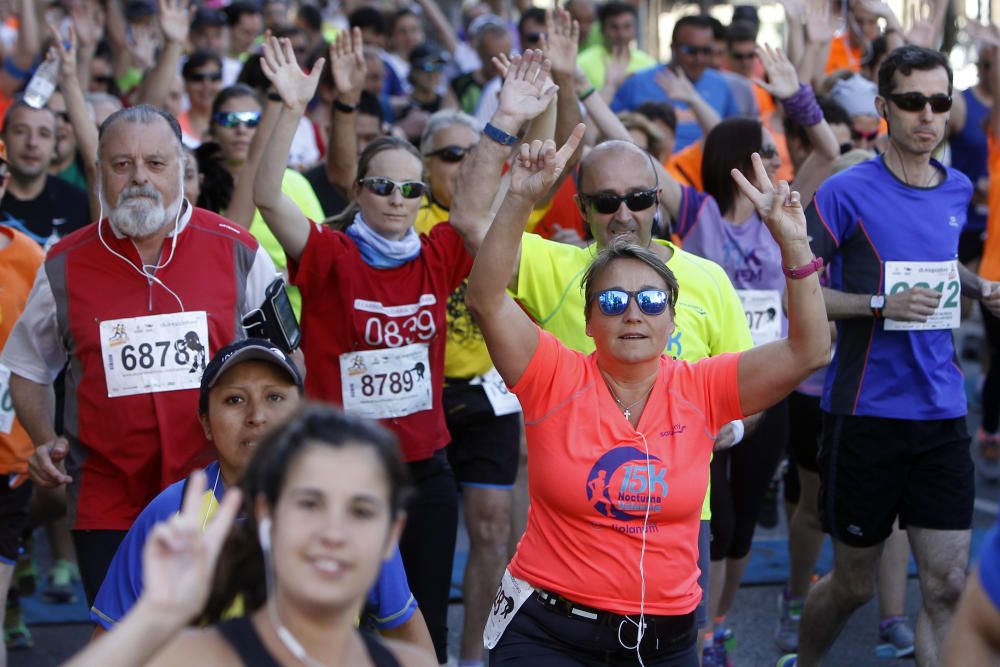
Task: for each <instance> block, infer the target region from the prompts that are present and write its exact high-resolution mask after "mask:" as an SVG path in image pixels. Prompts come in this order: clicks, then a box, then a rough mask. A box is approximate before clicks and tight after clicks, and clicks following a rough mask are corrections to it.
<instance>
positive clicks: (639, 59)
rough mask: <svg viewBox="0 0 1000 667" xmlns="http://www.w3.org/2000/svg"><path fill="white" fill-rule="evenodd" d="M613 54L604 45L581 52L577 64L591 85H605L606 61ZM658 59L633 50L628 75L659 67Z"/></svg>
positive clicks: (599, 86)
mask: <svg viewBox="0 0 1000 667" xmlns="http://www.w3.org/2000/svg"><path fill="white" fill-rule="evenodd" d="M610 57H611V54H609V53H608V50H607V49H606V48H604V44H597V45H596V46H591V47H589V48H586V49H584V50H583V51H582V52H580V55H579V56H577V58H576V64H577V65H579V67H580V69H581V70H583V73H584V74H586V75H587V78H588V79H590V85H592V86H594V87H596V88H601V87H602V86H603V85H604V74H605V67H604V61H605V60H606V59H607V58H610ZM658 64H659V63H658V62H657V61H656V58H654V57H653V56H651V55H649V54H648V53H646V52H645V51H640V50H639V49H632V53H631V55H630V57H629V61H628V70H627V71H628V73H629V74H632V73H633V72H638V71H639V70H642V69H649V68H650V67H653V66H654V65H658Z"/></svg>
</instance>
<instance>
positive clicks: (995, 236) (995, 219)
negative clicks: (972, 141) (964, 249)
mask: <svg viewBox="0 0 1000 667" xmlns="http://www.w3.org/2000/svg"><path fill="white" fill-rule="evenodd" d="M988 145H989V153H987V157H986V167H987V169H988V170H989V173H990V186H989V191H988V192H987V193H986V205H987V206H988V207H989V214H988V215H987V217H986V242H985V243H984V244H983V259H982V260H981V261H980V262H979V275H981V276H982V277H983V278H985V279H986V280H1000V147H998V146H997V142H996V140H995V139H994V138H993V137H992V136H990V137H989V144H988Z"/></svg>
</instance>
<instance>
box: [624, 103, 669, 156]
mask: <svg viewBox="0 0 1000 667" xmlns="http://www.w3.org/2000/svg"><path fill="white" fill-rule="evenodd" d="M618 119H619V120H620V121H621V122H622V125H624V126H625V129H626V130H628V133H629V134H630V135H632V143H634V144H635V145H636V146H638V147H639V148H641V149H642V150H644V151H646V152H647V153H649V154H650V155H652V156H653V159H654V160H656V161H657V162H661V163H662V162H663V161H664V160H665V159H666V158H668V157H669V156H670V154H669V153H666V154H664V148H665V147H667V146H671V145H673V142H672V141H668V139H667V137H666V136H665V135H664V133H663V132H662V131H661V130H660V129H659V128H658V127H657V126H656V125H654V124H653V122H652V121H651V120H649V119H648V118H646V117H645V116H644V115H642V114H641V113H639V112H638V111H635V112H632V111H625V112H622V113H620V114H618Z"/></svg>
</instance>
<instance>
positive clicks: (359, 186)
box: [254, 39, 472, 662]
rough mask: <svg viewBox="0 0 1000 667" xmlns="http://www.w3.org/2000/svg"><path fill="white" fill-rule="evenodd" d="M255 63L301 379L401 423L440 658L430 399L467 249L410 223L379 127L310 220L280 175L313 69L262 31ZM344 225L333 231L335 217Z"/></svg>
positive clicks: (417, 550)
mask: <svg viewBox="0 0 1000 667" xmlns="http://www.w3.org/2000/svg"><path fill="white" fill-rule="evenodd" d="M262 67H263V69H264V73H265V74H266V75H267V76H268V78H269V79H270V80H271V82H272V84H273V85H274V87H275V90H276V91H277V92H278V94H279V95H280V96H281V97H282V100H283V104H282V107H281V112H280V115H279V117H278V119H277V121H276V124H275V127H274V130H273V132H272V133H271V134H270V137H269V139H268V142H267V147H266V148H265V149H264V156H263V158H262V160H261V166H260V168H259V169H258V171H257V177H256V180H255V183H254V202H255V203H256V205H257V207H258V208H259V209H260V211H261V213H262V214H263V216H264V220H265V221H266V222H267V224H268V226H269V227H270V229H271V231H273V232H274V235H275V236H276V237H277V239H278V241H279V242H280V243H281V245H282V247H283V248H284V251H285V253H286V254H287V256H288V259H289V269H290V275H291V278H292V283H293V284H294V285H296V286H298V288H299V289H300V290H301V292H302V304H303V305H302V349H303V352H304V353H305V357H306V366H307V367H308V368H309V374H308V376H307V380H306V392H307V394H308V395H309V396H310V397H311V398H314V399H318V400H324V401H329V402H332V403H336V404H339V405H342V406H343V408H344V410H345V411H346V412H348V413H349V414H353V415H358V416H363V417H368V418H371V419H378V420H381V421H382V423H383V424H385V425H386V426H387V427H388V428H389V429H390V430H392V431H394V432H395V433H396V435H397V436H398V437H399V440H400V445H401V447H402V451H403V457H404V459H405V460H406V461H407V463H408V465H409V468H410V473H411V475H412V477H413V481H414V484H415V486H416V489H417V494H416V498H415V501H414V503H413V505H412V506H411V508H410V519H409V522H408V526H407V530H406V532H405V533H404V535H403V539H402V541H401V544H400V550H401V552H402V554H403V562H404V564H405V565H406V570H407V575H408V577H409V579H410V583H411V586H412V589H413V593H414V595H415V597H416V598H417V601H418V602H419V604H420V607H421V609H422V610H423V612H424V616H425V618H426V620H427V625H428V628H429V630H430V632H431V637H432V639H433V640H434V645H435V649H436V650H437V653H438V658H439V659H440V660H441V662H445V660H446V659H447V650H446V649H447V608H448V591H449V588H450V585H451V566H452V558H453V556H454V549H455V535H456V530H457V523H458V498H457V494H456V487H455V479H454V476H453V474H452V471H451V468H450V466H449V465H448V461H447V458H446V456H445V451H444V447H445V445H447V444H448V441H449V439H450V438H449V434H448V429H447V426H446V424H445V418H444V411H443V410H442V407H441V395H442V388H443V385H444V347H445V331H446V321H445V311H446V308H447V304H448V298H449V296H450V295H451V293H452V292H453V291H454V290H455V288H456V287H458V285H459V284H461V282H462V280H464V278H465V277H466V276H467V275H468V271H469V268H470V266H471V261H472V260H471V258H470V257H469V255H468V253H467V252H466V250H465V246H464V244H463V241H462V237H461V236H460V235H459V234H458V232H457V231H456V230H455V229H454V228H453V227H452V226H451V225H449V224H439V225H437V226H436V227H435V228H434V229H433V230H431V232H430V233H429V234H427V235H418V234H417V232H416V231H415V230H414V229H413V224H414V221H415V220H416V217H417V213H418V211H419V209H420V203H421V198H422V197H423V195H424V194H425V193H426V192H427V186H426V185H425V180H424V179H425V175H424V164H423V156H422V155H420V153H418V152H417V151H416V149H414V148H413V146H412V145H411V144H409V143H408V142H406V141H403V140H400V139H396V138H392V137H382V138H379V139H376V140H375V141H373V142H371V143H370V144H368V146H367V147H366V148H365V149H364V151H363V152H362V153H361V156H360V159H359V161H358V168H357V180H356V181H355V183H354V186H353V193H352V194H353V196H354V199H355V201H354V203H353V204H352V205H351V206H350V207H349V208H348V209H347V211H345V213H344V214H342V215H341V216H339V217H338V218H336V219H334V227H336V228H337V229H334V228H333V227H328V226H322V225H317V224H314V223H313V222H310V220H309V217H308V216H307V215H306V214H304V213H303V211H301V210H300V209H299V208H298V207H297V206H296V205H295V204H294V202H292V201H291V200H290V199H288V198H287V197H284V196H282V195H281V193H280V191H279V187H278V186H279V182H280V178H281V170H282V169H283V163H284V159H285V158H284V156H285V155H287V152H288V145H289V142H290V141H291V137H292V134H293V133H294V131H295V126H296V124H297V123H298V121H299V118H301V117H302V114H303V113H304V111H305V108H306V105H307V104H308V102H309V100H311V99H312V96H313V93H314V92H315V89H316V84H317V81H318V79H319V73H320V71H321V70H322V67H321V65H320V64H317V65H316V67H314V68H313V71H312V73H311V74H310V75H309V76H308V77H307V76H306V75H305V74H304V73H302V71H301V69H300V68H299V66H298V64H297V63H296V62H295V57H294V54H293V53H292V52H291V50H290V47H289V46H288V45H287V44H285V43H280V44H279V42H278V41H277V40H273V39H272V40H270V41H267V42H265V44H264V60H263V62H262ZM340 229H342V230H343V231H340Z"/></svg>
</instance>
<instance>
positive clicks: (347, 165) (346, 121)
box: [285, 28, 368, 199]
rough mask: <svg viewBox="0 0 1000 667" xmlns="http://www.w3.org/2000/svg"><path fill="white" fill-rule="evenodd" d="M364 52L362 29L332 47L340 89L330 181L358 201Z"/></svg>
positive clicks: (329, 158)
mask: <svg viewBox="0 0 1000 667" xmlns="http://www.w3.org/2000/svg"><path fill="white" fill-rule="evenodd" d="M363 51H364V44H363V42H362V40H361V29H360V28H354V29H353V30H351V31H350V32H346V31H343V32H341V33H340V34H339V35H337V41H335V42H334V43H333V44H331V45H330V68H331V70H332V71H333V83H334V87H335V88H336V89H337V101H336V102H335V103H334V106H333V118H332V119H331V121H330V146H329V149H328V150H327V151H326V177H327V179H329V181H330V182H331V183H333V184H334V185H335V186H337V189H339V190H340V192H341V194H343V195H344V196H345V197H347V198H348V199H354V181H355V180H357V176H358V131H357V127H358V111H357V107H358V104H359V103H360V102H361V91H362V90H363V89H364V85H365V74H366V73H367V72H368V67H367V66H366V65H365V57H364V53H363ZM314 69H315V67H314ZM338 107H341V108H338ZM349 107H354V111H348V110H347V109H348V108H349ZM285 159H286V161H287V158H285Z"/></svg>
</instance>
